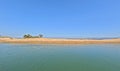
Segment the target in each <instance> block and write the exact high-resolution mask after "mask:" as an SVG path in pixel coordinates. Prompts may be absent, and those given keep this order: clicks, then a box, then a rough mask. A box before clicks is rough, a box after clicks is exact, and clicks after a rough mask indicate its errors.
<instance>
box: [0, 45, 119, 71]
mask: <svg viewBox="0 0 120 71" xmlns="http://www.w3.org/2000/svg"><path fill="white" fill-rule="evenodd" d="M0 71H120V45H119V44H116V45H111V44H106V45H20V44H18V45H17V44H0Z"/></svg>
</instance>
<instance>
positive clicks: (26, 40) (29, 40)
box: [0, 34, 120, 44]
mask: <svg viewBox="0 0 120 71" xmlns="http://www.w3.org/2000/svg"><path fill="white" fill-rule="evenodd" d="M0 43H18V44H120V38H111V39H67V38H44V37H43V35H41V34H40V35H38V36H32V35H30V34H27V35H24V36H23V38H13V37H8V36H7V37H3V36H1V37H0Z"/></svg>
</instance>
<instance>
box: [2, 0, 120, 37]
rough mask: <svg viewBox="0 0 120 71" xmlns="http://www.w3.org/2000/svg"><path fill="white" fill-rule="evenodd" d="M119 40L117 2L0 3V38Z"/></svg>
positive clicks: (30, 0)
mask: <svg viewBox="0 0 120 71" xmlns="http://www.w3.org/2000/svg"><path fill="white" fill-rule="evenodd" d="M28 33H29V34H32V35H37V34H40V33H41V34H43V35H45V36H46V37H76V38H78V37H82V38H83V37H120V0H0V34H1V35H7V36H14V37H20V36H21V37H22V35H23V34H28Z"/></svg>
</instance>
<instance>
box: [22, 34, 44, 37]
mask: <svg viewBox="0 0 120 71" xmlns="http://www.w3.org/2000/svg"><path fill="white" fill-rule="evenodd" d="M42 37H43V35H42V34H39V35H38V36H32V35H30V34H26V35H24V36H23V38H42Z"/></svg>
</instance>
